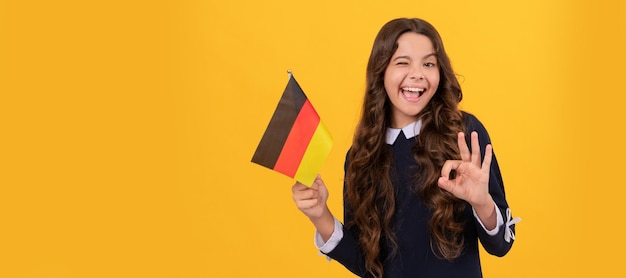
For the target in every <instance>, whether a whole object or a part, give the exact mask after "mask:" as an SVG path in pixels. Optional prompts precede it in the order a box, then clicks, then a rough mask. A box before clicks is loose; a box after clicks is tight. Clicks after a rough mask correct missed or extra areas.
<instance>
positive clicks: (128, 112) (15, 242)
mask: <svg viewBox="0 0 626 278" xmlns="http://www.w3.org/2000/svg"><path fill="white" fill-rule="evenodd" d="M395 17H421V18H424V19H426V20H428V21H430V22H431V23H433V24H434V25H435V26H436V27H437V28H438V30H439V31H440V33H441V35H442V37H443V39H444V42H445V45H446V48H447V51H448V54H449V55H450V57H451V59H452V62H453V66H454V68H455V70H456V71H457V72H458V74H459V75H460V76H461V78H460V80H461V82H462V86H463V89H464V93H465V99H464V101H463V102H462V108H463V109H465V110H467V111H469V112H472V113H474V114H475V115H477V116H478V117H479V119H481V120H482V121H483V123H484V124H485V125H486V126H487V128H488V130H489V131H490V134H491V137H492V140H493V142H494V148H495V151H496V153H497V155H498V159H499V162H500V166H501V168H502V171H503V175H504V180H505V185H506V190H507V194H508V200H509V204H510V205H511V207H512V211H513V213H514V214H515V216H520V217H521V218H522V219H523V221H522V222H521V223H520V224H519V225H518V226H517V241H516V243H515V245H514V247H513V249H512V250H511V252H510V253H509V254H508V255H507V256H505V257H504V258H496V257H491V256H486V255H485V254H483V255H484V256H483V269H484V273H485V276H486V277H623V275H624V271H623V270H622V269H623V268H622V264H623V262H622V260H623V252H624V250H625V249H626V245H625V243H624V240H623V229H622V228H621V227H622V225H623V224H622V223H623V219H622V216H623V212H624V205H623V203H624V193H626V190H625V189H624V186H625V185H626V184H625V183H624V179H623V176H622V175H621V174H623V173H624V170H623V159H624V157H625V154H626V151H625V148H624V142H625V141H624V139H623V136H624V135H623V134H624V119H625V117H624V114H623V111H624V108H623V103H624V100H626V97H625V94H624V93H625V91H624V88H623V86H624V85H623V83H624V73H625V71H624V64H625V62H626V60H625V58H624V54H623V52H624V50H625V49H626V48H625V46H626V45H625V37H626V35H625V32H626V19H625V18H626V4H625V2H624V1H619V0H614V1H610V0H606V1H601V0H597V1H567V0H561V1H544V0H531V1H495V0H494V1H434V0H429V1H416V0H413V1H335V0H320V1H66V0H60V1H0V277H277V276H280V277H352V275H351V274H349V272H348V271H347V270H345V269H343V267H341V266H340V265H339V264H338V263H336V262H330V263H329V262H326V261H325V260H324V258H323V257H319V256H318V255H317V254H316V249H315V248H314V246H313V237H312V236H313V232H314V231H313V227H312V225H310V224H309V222H308V220H307V219H306V218H305V217H304V216H302V215H301V213H300V212H299V211H298V210H297V209H296V208H295V206H294V204H293V201H292V200H291V185H292V184H293V181H292V180H291V179H289V178H287V177H285V176H282V175H280V174H277V173H275V172H272V171H270V170H267V169H265V168H263V167H261V166H258V165H256V164H253V163H251V162H250V159H251V157H252V154H253V153H254V150H255V148H256V145H257V143H258V142H259V140H260V138H261V136H262V134H263V131H264V129H265V127H266V126H267V123H268V122H269V119H270V117H271V115H272V113H273V110H274V108H275V106H276V104H277V101H278V98H279V97H280V95H281V93H282V91H283V89H284V87H285V86H286V84H287V74H286V70H287V69H291V70H293V72H294V74H295V76H296V78H297V79H298V81H299V83H300V85H301V86H302V87H303V89H304V91H305V93H306V94H307V95H308V97H309V99H310V100H311V101H312V103H313V105H314V106H315V107H316V109H317V111H318V113H319V114H320V115H321V117H322V120H323V121H324V122H325V124H326V126H327V127H328V129H329V130H330V132H331V133H332V134H333V137H334V139H335V143H334V146H333V149H332V151H331V154H330V157H329V158H328V160H327V162H326V163H325V165H324V167H323V169H322V171H321V173H322V175H323V177H324V179H325V181H326V183H327V184H328V187H329V190H330V192H331V198H330V200H329V205H330V207H331V209H332V210H333V211H334V212H335V214H336V215H337V216H339V217H341V215H342V209H341V197H340V196H341V188H342V178H343V160H344V156H345V152H346V150H347V149H348V147H349V145H350V140H351V137H352V132H353V129H354V126H355V124H356V120H357V117H358V115H359V113H360V111H359V110H360V106H361V101H362V94H363V89H364V82H365V81H364V74H365V64H366V61H367V58H368V55H369V51H370V47H371V44H372V42H373V40H374V36H375V35H376V32H377V31H378V29H379V28H380V27H381V26H382V25H383V24H384V23H385V22H387V21H388V20H390V19H392V18H395Z"/></svg>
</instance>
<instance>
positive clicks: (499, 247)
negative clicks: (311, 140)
mask: <svg viewBox="0 0 626 278" xmlns="http://www.w3.org/2000/svg"><path fill="white" fill-rule="evenodd" d="M464 116H465V122H466V127H467V132H466V134H468V135H469V134H470V132H471V131H477V132H478V138H479V141H480V147H481V153H482V156H483V157H484V152H485V146H486V145H487V144H489V143H490V139H489V135H488V134H487V131H486V130H485V128H484V126H483V125H482V124H481V123H480V122H479V121H478V119H476V117H474V116H473V115H471V114H464ZM418 136H419V135H418ZM467 138H468V146H470V148H471V145H470V144H469V136H467ZM415 140H416V138H415V137H412V138H409V139H407V138H405V136H404V134H403V133H401V134H400V135H399V136H398V138H397V139H396V141H395V143H394V144H393V145H389V146H388V147H389V150H390V152H391V154H392V158H393V161H394V165H393V167H394V169H392V171H391V172H392V173H395V174H393V175H394V176H393V177H392V181H393V182H394V190H395V195H396V214H395V216H394V218H393V219H392V223H391V225H392V227H393V229H394V231H395V234H396V237H397V243H398V250H397V252H396V255H395V256H393V257H387V258H381V259H382V261H383V271H384V277H394V278H395V277H425V278H435V277H442V278H444V277H445V278H450V277H468V278H474V277H476V278H478V277H482V271H481V266H480V258H479V252H478V241H479V240H480V242H481V244H482V245H483V247H484V248H485V250H486V251H487V252H489V253H490V254H493V255H496V256H504V255H505V254H506V253H507V252H508V251H509V249H510V248H511V246H512V244H513V240H510V242H507V241H505V236H504V234H505V226H506V222H507V220H508V219H503V220H504V225H502V226H500V227H499V231H498V234H496V235H494V236H491V235H489V234H487V232H486V231H485V230H484V229H483V228H482V226H481V225H480V223H478V222H477V220H476V218H475V217H474V215H473V212H472V208H471V206H470V205H469V204H468V205H467V206H466V210H465V212H464V215H463V217H464V220H465V223H466V226H465V229H464V236H465V246H464V249H463V253H462V255H461V256H460V257H459V258H457V259H455V260H453V261H447V260H445V259H439V258H438V257H436V256H435V254H433V251H432V249H431V245H430V235H429V231H428V220H429V219H430V216H431V213H430V211H429V209H428V208H427V207H426V206H425V205H424V204H423V203H422V201H421V200H420V199H419V197H418V196H417V195H416V194H415V193H414V190H412V189H411V180H412V174H413V173H415V169H416V167H417V163H416V161H415V160H414V159H413V157H412V154H411V149H412V147H413V146H414V145H415ZM348 163H349V162H348V161H347V159H346V167H347V165H348ZM490 173H491V175H490V178H489V192H490V194H491V196H492V197H493V200H494V201H495V203H496V205H497V207H498V208H499V210H500V213H501V215H502V216H503V217H506V215H507V214H506V210H507V208H508V204H507V202H506V199H505V194H504V187H503V183H502V176H501V174H500V169H499V167H498V161H497V159H496V157H495V154H494V156H493V159H492V162H491V172H490ZM344 191H345V186H344ZM344 193H345V192H344ZM345 205H346V204H345V201H344V223H350V221H351V220H352V219H353V216H352V215H351V214H350V209H349V208H346V207H345ZM347 226H348V225H344V226H343V233H344V235H343V238H342V239H341V240H340V241H339V244H338V245H337V246H336V247H335V248H334V249H333V250H332V251H331V252H329V253H327V254H326V255H328V256H329V257H331V258H333V259H335V260H337V261H338V262H339V263H341V264H343V265H344V266H345V267H346V268H347V269H349V270H350V271H352V272H353V273H354V274H356V275H358V276H361V277H368V274H367V272H366V271H365V261H364V257H363V253H362V251H361V249H360V247H359V245H358V239H357V236H356V234H355V233H356V230H354V229H350V228H347ZM513 228H514V227H511V229H513ZM389 248H390V247H389V246H382V250H383V252H382V253H384V250H389Z"/></svg>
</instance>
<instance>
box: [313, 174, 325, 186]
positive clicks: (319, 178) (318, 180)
mask: <svg viewBox="0 0 626 278" xmlns="http://www.w3.org/2000/svg"><path fill="white" fill-rule="evenodd" d="M323 187H324V181H323V180H322V176H320V175H319V174H318V175H317V176H316V177H315V180H314V181H313V185H311V188H313V189H320V188H323Z"/></svg>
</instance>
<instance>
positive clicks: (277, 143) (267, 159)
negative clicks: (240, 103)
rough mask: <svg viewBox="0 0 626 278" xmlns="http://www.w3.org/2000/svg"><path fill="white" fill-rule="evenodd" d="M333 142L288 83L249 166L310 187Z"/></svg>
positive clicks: (297, 88) (303, 98) (291, 80)
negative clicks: (279, 174) (263, 169)
mask: <svg viewBox="0 0 626 278" xmlns="http://www.w3.org/2000/svg"><path fill="white" fill-rule="evenodd" d="M332 144H333V140H332V138H331V136H330V133H329V132H328V129H326V127H325V126H324V124H322V122H321V121H320V117H319V115H318V114H317V112H315V109H313V106H312V105H311V102H309V99H308V98H307V97H306V95H305V94H304V92H303V91H302V89H301V88H300V85H298V82H296V79H295V78H294V77H293V75H291V74H290V75H289V83H287V88H285V91H284V92H283V96H282V97H281V98H280V102H279V103H278V107H276V110H275V111H274V115H273V116H272V119H271V120H270V123H269V125H268V126H267V129H266V130H265V133H264V134H263V138H261V142H260V143H259V145H258V147H257V149H256V152H255V153H254V156H253V157H252V162H254V163H257V164H259V165H261V166H265V167H267V168H270V169H272V170H274V171H277V172H279V173H282V174H285V175H287V176H288V177H291V178H294V179H295V180H297V181H299V182H301V183H303V184H306V185H309V186H310V185H312V184H313V181H314V180H315V177H316V176H317V174H318V172H319V170H320V168H321V167H322V164H323V163H324V160H326V157H327V156H328V154H329V153H330V149H331V146H332Z"/></svg>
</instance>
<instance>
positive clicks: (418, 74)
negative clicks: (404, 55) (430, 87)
mask: <svg viewBox="0 0 626 278" xmlns="http://www.w3.org/2000/svg"><path fill="white" fill-rule="evenodd" d="M409 78H410V79H412V80H422V79H424V72H423V71H422V70H421V68H420V67H418V66H415V67H411V69H410V72H409Z"/></svg>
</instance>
